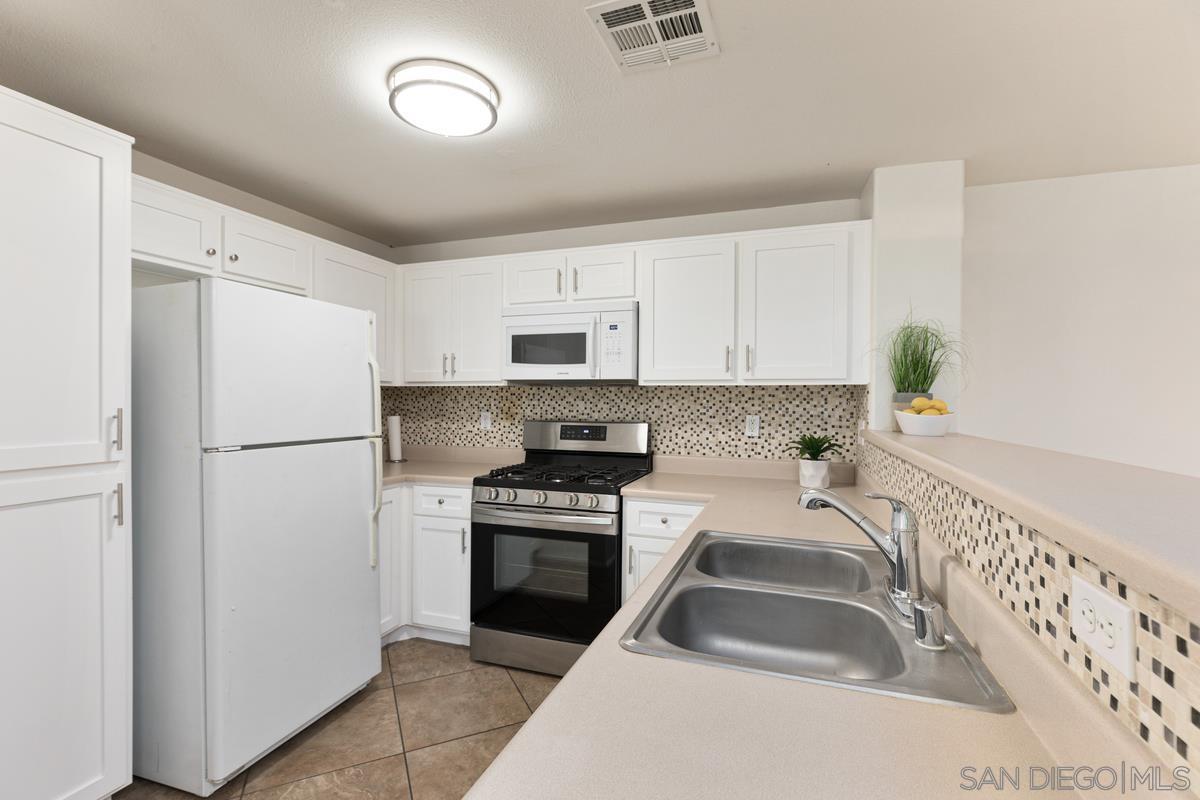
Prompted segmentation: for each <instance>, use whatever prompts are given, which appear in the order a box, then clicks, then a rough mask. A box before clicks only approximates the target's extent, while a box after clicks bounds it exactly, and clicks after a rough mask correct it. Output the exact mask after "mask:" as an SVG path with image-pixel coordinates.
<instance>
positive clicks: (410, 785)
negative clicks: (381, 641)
mask: <svg viewBox="0 0 1200 800" xmlns="http://www.w3.org/2000/svg"><path fill="white" fill-rule="evenodd" d="M383 655H384V657H385V658H386V659H387V662H388V677H389V678H391V679H392V705H393V706H394V707H395V709H396V728H397V729H398V730H399V731H400V750H401V753H402V755H403V756H404V782H405V783H406V784H408V798H409V800H415V798H416V792H414V791H413V780H412V772H411V771H410V770H409V766H408V745H406V744H405V743H404V723H402V722H401V721H400V701H399V699H397V698H396V675H395V673H393V672H392V654H391V653H389V652H388V651H387V649H386V648H385V649H384V651H383Z"/></svg>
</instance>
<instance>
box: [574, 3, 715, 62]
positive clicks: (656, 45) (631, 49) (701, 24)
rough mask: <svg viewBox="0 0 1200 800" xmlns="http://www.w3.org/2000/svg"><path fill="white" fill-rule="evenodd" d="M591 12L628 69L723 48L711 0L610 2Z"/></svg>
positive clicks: (611, 50)
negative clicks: (712, 13)
mask: <svg viewBox="0 0 1200 800" xmlns="http://www.w3.org/2000/svg"><path fill="white" fill-rule="evenodd" d="M587 13H588V16H589V17H591V19H592V22H593V23H595V25H596V31H597V32H598V33H599V34H600V38H602V39H603V40H604V44H605V46H606V47H608V52H609V53H610V54H611V55H612V57H613V60H614V61H616V62H617V66H618V67H620V68H621V70H622V71H624V72H633V71H637V70H643V69H650V68H653V67H669V66H671V64H673V63H675V62H677V61H686V60H690V59H694V58H704V57H705V56H715V55H717V54H718V53H720V52H721V48H720V46H718V45H717V34H716V30H715V29H714V28H713V21H712V15H710V14H709V13H708V3H707V0H639V2H630V0H610V1H609V2H604V3H596V4H595V5H592V6H588V8H587Z"/></svg>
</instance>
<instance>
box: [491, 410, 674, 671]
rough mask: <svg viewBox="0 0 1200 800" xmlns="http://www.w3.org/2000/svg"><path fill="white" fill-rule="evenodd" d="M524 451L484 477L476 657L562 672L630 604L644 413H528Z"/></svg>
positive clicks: (645, 447)
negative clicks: (625, 588)
mask: <svg viewBox="0 0 1200 800" xmlns="http://www.w3.org/2000/svg"><path fill="white" fill-rule="evenodd" d="M524 445H525V461H524V463H521V464H515V465H513V466H510V467H503V468H501V469H495V470H492V471H491V472H490V473H488V474H487V475H481V476H480V477H478V478H476V479H475V482H474V485H475V488H474V490H473V502H472V504H471V545H472V546H471V552H472V555H471V657H472V658H473V659H476V660H478V661H489V662H492V663H497V664H505V665H507V666H511V667H520V668H523V669H532V670H537V671H540V672H549V673H553V674H557V675H562V674H564V673H565V672H566V671H567V670H568V669H569V668H570V666H571V665H572V664H574V663H575V659H577V658H578V657H579V655H580V654H581V653H582V652H583V651H584V649H585V648H586V647H587V646H588V644H590V643H591V641H592V639H594V638H595V637H596V634H598V633H599V632H600V631H601V629H602V628H604V626H605V625H606V624H608V621H609V620H610V619H611V618H612V616H613V614H615V613H616V611H617V608H618V607H619V606H620V605H621V599H620V598H621V487H622V486H625V485H627V484H629V483H632V482H633V481H635V480H637V479H638V478H641V477H643V476H645V475H647V474H649V472H650V469H651V467H652V463H653V456H652V455H651V453H650V426H649V425H648V424H647V423H644V422H543V421H536V422H535V421H527V422H526V423H525V432H524Z"/></svg>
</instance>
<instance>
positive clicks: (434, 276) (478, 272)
mask: <svg viewBox="0 0 1200 800" xmlns="http://www.w3.org/2000/svg"><path fill="white" fill-rule="evenodd" d="M502 283H503V280H502V270H501V265H500V263H499V262H495V261H466V262H457V263H455V262H448V263H444V264H439V265H437V266H432V267H409V268H407V269H405V271H404V380H405V382H407V383H498V382H500V366H501V360H502V356H503V349H502V345H501V342H502V336H501V333H502V330H501V323H500V307H501V299H502V296H501V284H502Z"/></svg>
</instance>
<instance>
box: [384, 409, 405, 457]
mask: <svg viewBox="0 0 1200 800" xmlns="http://www.w3.org/2000/svg"><path fill="white" fill-rule="evenodd" d="M387 426H388V461H403V460H404V457H403V456H402V455H401V451H400V418H399V417H395V416H393V417H388V418H387Z"/></svg>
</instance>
